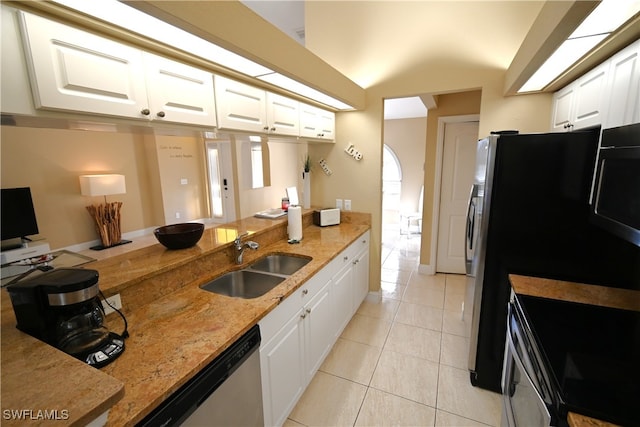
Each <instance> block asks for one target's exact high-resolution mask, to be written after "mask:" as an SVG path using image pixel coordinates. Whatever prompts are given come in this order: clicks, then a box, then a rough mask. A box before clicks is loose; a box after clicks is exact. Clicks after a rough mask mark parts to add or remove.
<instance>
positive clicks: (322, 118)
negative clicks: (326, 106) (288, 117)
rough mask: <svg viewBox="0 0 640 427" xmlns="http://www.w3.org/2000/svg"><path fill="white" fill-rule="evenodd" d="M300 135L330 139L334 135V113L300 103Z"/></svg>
mask: <svg viewBox="0 0 640 427" xmlns="http://www.w3.org/2000/svg"><path fill="white" fill-rule="evenodd" d="M300 136H302V137H306V138H315V139H324V140H328V141H332V140H333V139H334V137H335V114H334V113H332V112H331V111H327V110H323V109H321V108H318V107H314V106H312V105H307V104H303V103H300Z"/></svg>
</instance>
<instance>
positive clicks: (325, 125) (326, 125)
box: [318, 109, 336, 141]
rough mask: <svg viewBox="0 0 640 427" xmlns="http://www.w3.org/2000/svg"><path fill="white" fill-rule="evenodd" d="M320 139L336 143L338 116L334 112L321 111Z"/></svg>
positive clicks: (319, 115)
mask: <svg viewBox="0 0 640 427" xmlns="http://www.w3.org/2000/svg"><path fill="white" fill-rule="evenodd" d="M318 121H319V124H320V138H321V139H326V140H327V141H334V140H335V138H336V115H335V113H333V112H332V111H326V110H322V109H321V110H319V112H318Z"/></svg>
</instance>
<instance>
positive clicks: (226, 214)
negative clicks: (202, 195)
mask: <svg viewBox="0 0 640 427" xmlns="http://www.w3.org/2000/svg"><path fill="white" fill-rule="evenodd" d="M231 165H232V161H231V143H230V142H229V141H210V142H207V168H208V175H209V204H210V206H211V219H212V220H213V222H216V223H220V224H222V223H226V222H231V221H235V220H236V207H235V206H236V205H235V186H234V180H233V171H232V168H231Z"/></svg>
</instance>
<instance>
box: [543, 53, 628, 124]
mask: <svg viewBox="0 0 640 427" xmlns="http://www.w3.org/2000/svg"><path fill="white" fill-rule="evenodd" d="M639 56H640V41H636V42H634V43H632V44H631V45H629V46H627V47H626V48H624V49H623V50H621V51H620V52H618V53H617V54H615V55H614V56H612V57H611V58H609V59H608V60H607V61H605V62H603V63H602V64H600V65H598V66H597V67H595V68H594V69H593V70H591V71H589V72H588V73H587V74H585V75H584V76H582V77H580V78H579V79H577V80H576V81H574V82H573V83H571V84H569V85H567V86H566V87H564V88H563V89H560V90H559V91H557V92H556V93H555V94H554V95H553V112H552V116H551V129H552V131H556V132H565V131H571V130H576V129H583V128H587V127H590V126H597V125H601V126H602V127H603V128H610V127H616V126H622V125H626V124H630V123H639V122H640V60H639Z"/></svg>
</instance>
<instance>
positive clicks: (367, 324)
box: [285, 231, 501, 427]
mask: <svg viewBox="0 0 640 427" xmlns="http://www.w3.org/2000/svg"><path fill="white" fill-rule="evenodd" d="M383 242H384V243H383V247H382V283H381V288H382V300H381V301H380V302H379V303H372V302H369V301H366V300H365V302H363V304H362V305H361V306H360V308H359V310H358V312H357V313H356V314H355V316H354V317H353V319H352V320H351V322H350V323H349V324H348V325H347V327H346V328H345V330H344V332H343V333H342V336H341V337H340V338H339V339H338V341H337V342H336V344H335V345H334V347H333V349H332V351H331V353H330V354H329V355H328V356H327V359H326V360H325V362H324V363H323V365H322V366H321V368H320V370H319V371H318V373H317V374H316V375H315V377H314V378H313V380H312V381H311V384H310V385H309V387H308V388H307V390H306V391H305V393H304V394H303V396H302V397H301V398H300V401H299V402H298V404H297V406H296V407H295V408H294V409H293V411H292V412H291V414H290V415H289V418H288V420H287V421H286V422H285V426H287V427H296V426H487V425H490V426H499V425H500V416H501V400H500V396H499V395H498V394H496V393H492V392H489V391H486V390H482V389H478V388H475V387H473V386H471V384H470V382H469V374H468V371H467V357H468V346H469V324H468V323H469V322H465V321H463V320H462V301H463V300H464V292H465V277H464V276H463V275H453V274H437V275H435V276H427V275H421V274H419V273H418V271H417V268H418V264H419V245H420V236H419V235H414V236H410V237H407V236H398V233H397V231H396V232H395V234H393V233H391V234H387V233H383Z"/></svg>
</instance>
